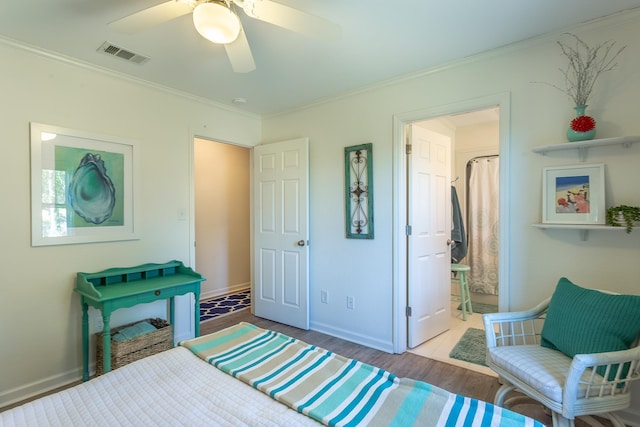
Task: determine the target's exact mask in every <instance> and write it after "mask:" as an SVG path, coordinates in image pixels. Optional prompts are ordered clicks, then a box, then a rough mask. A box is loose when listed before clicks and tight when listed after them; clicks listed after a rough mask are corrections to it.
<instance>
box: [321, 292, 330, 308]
mask: <svg viewBox="0 0 640 427" xmlns="http://www.w3.org/2000/svg"><path fill="white" fill-rule="evenodd" d="M320 302H321V303H323V304H329V292H327V291H326V290H325V289H323V290H321V291H320Z"/></svg>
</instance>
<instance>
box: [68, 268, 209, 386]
mask: <svg viewBox="0 0 640 427" xmlns="http://www.w3.org/2000/svg"><path fill="white" fill-rule="evenodd" d="M204 280H205V278H204V277H202V275H201V274H199V273H196V272H195V271H193V270H192V269H191V268H189V267H185V266H184V264H183V263H182V262H180V261H170V262H168V263H166V264H144V265H140V266H137V267H131V268H112V269H108V270H104V271H100V272H97V273H78V275H77V279H76V287H75V289H74V292H77V293H78V294H80V302H81V303H82V368H83V373H82V380H83V381H87V380H88V379H89V314H88V309H89V306H91V307H94V308H96V309H98V310H100V312H101V313H102V321H103V324H104V327H103V329H102V339H103V343H102V344H103V347H102V349H103V355H104V357H103V360H102V363H103V368H104V370H103V372H105V373H106V372H109V371H110V370H111V326H110V320H111V313H113V312H114V311H116V310H117V309H119V308H125V307H133V306H134V305H137V304H143V303H148V302H153V301H157V300H163V299H169V323H171V324H172V325H173V320H174V314H175V313H174V311H175V307H174V301H173V297H175V296H176V295H184V294H188V293H193V296H194V300H195V302H194V325H195V336H200V283H201V282H202V281H204ZM174 334H175V328H174Z"/></svg>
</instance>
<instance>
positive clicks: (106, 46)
mask: <svg viewBox="0 0 640 427" xmlns="http://www.w3.org/2000/svg"><path fill="white" fill-rule="evenodd" d="M98 52H102V53H104V54H106V55H110V56H115V57H118V58H120V59H124V60H125V61H129V62H133V63H135V64H138V65H141V64H144V63H145V62H147V61H148V60H149V59H150V58H149V57H147V56H144V55H140V54H138V53H134V52H131V51H129V50H126V49H123V48H121V47H118V46H116V45H114V44H112V43H109V42H104V43H102V45H101V46H100V47H99V48H98Z"/></svg>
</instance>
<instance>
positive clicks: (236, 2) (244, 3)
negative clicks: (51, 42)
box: [109, 0, 340, 73]
mask: <svg viewBox="0 0 640 427" xmlns="http://www.w3.org/2000/svg"><path fill="white" fill-rule="evenodd" d="M237 8H240V9H242V10H243V11H244V13H245V14H246V15H247V16H248V17H250V18H254V19H258V20H260V21H264V22H268V23H270V24H273V25H277V26H279V27H282V28H285V29H287V30H291V31H295V32H297V33H300V34H303V35H306V36H310V37H314V38H319V39H328V40H335V39H337V38H339V37H340V27H339V26H338V25H337V24H334V23H332V22H329V21H327V20H325V19H323V18H320V17H317V16H314V15H310V14H308V13H305V12H303V11H301V10H298V9H294V8H292V7H289V6H285V5H283V4H280V3H277V2H274V1H271V0H169V1H167V2H164V3H160V4H158V5H156V6H152V7H150V8H148V9H144V10H141V11H139V12H136V13H134V14H132V15H129V16H126V17H124V18H122V19H118V20H117V21H114V22H112V23H110V24H109V26H110V27H111V28H113V29H115V30H116V31H120V32H125V33H136V32H138V31H142V30H145V29H147V28H151V27H153V26H156V25H159V24H162V23H163V22H167V21H170V20H172V19H175V18H177V17H179V16H183V15H187V14H189V13H192V14H193V23H194V26H195V27H196V30H197V31H198V32H199V33H200V35H202V36H203V37H204V38H206V39H207V40H210V41H212V42H213V43H218V44H222V45H224V48H225V50H226V52H227V56H228V57H229V61H230V62H231V67H232V68H233V71H235V72H236V73H248V72H250V71H253V70H255V68H256V65H255V62H254V61H253V55H252V54H251V48H250V47H249V42H248V41H247V37H246V35H245V32H244V29H243V28H242V23H241V22H240V19H239V17H238V13H237V12H236V9H237Z"/></svg>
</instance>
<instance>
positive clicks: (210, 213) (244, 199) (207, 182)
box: [193, 138, 251, 299]
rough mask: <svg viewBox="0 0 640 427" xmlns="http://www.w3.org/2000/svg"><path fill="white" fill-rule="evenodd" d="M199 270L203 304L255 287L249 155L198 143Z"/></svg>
mask: <svg viewBox="0 0 640 427" xmlns="http://www.w3.org/2000/svg"><path fill="white" fill-rule="evenodd" d="M193 155H194V186H193V187H194V204H195V230H194V235H195V248H194V250H195V265H196V268H197V270H198V272H199V273H201V274H202V275H203V276H204V277H206V279H207V280H206V281H204V282H202V288H201V294H200V299H207V298H211V297H215V296H219V295H224V294H229V293H233V292H238V291H240V290H244V289H248V288H250V286H251V244H250V238H251V234H250V233H251V218H250V211H251V209H250V198H251V190H250V179H251V178H250V177H251V159H250V155H251V149H250V148H247V147H243V146H238V145H233V144H227V143H223V142H217V141H212V140H208V139H203V138H194V149H193Z"/></svg>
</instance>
